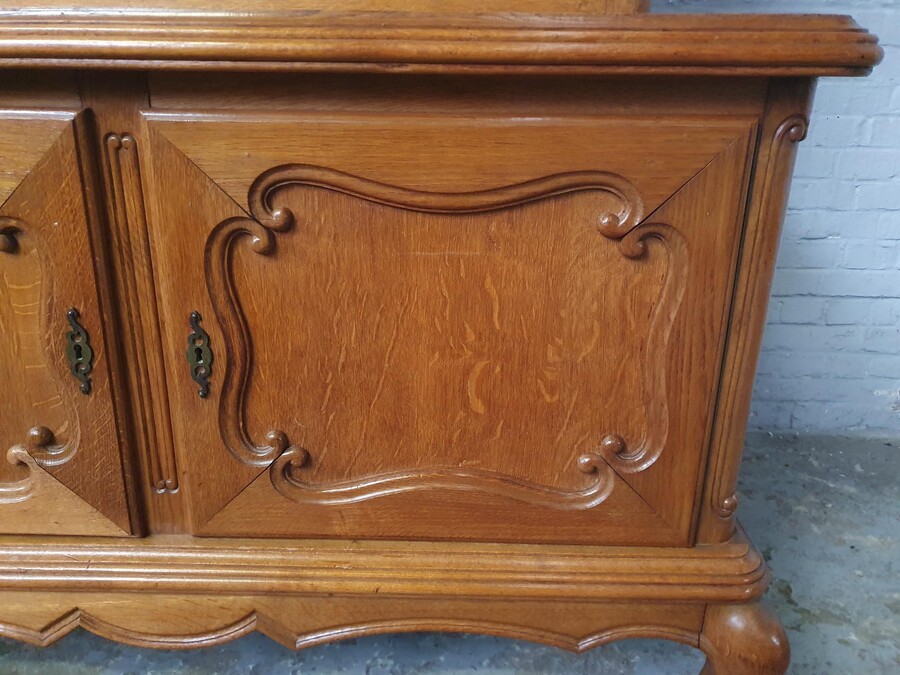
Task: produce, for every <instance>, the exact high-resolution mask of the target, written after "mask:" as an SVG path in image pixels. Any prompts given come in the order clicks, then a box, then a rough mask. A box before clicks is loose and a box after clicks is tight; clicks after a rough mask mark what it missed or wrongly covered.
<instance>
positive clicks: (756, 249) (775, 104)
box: [698, 79, 814, 543]
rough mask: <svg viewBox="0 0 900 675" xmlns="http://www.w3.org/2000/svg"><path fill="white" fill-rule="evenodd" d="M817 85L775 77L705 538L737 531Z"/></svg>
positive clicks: (735, 310) (713, 455)
mask: <svg viewBox="0 0 900 675" xmlns="http://www.w3.org/2000/svg"><path fill="white" fill-rule="evenodd" d="M813 85H814V83H813V81H812V80H808V79H779V80H773V81H772V83H771V85H770V91H769V102H768V105H767V109H766V113H765V117H764V119H763V124H762V127H761V133H760V142H759V148H758V152H757V159H756V166H755V171H754V179H753V184H752V186H751V191H750V202H749V207H748V216H747V224H746V227H745V231H744V237H743V245H742V250H741V254H740V261H739V264H738V273H737V281H736V286H735V291H734V303H733V307H732V314H731V319H730V323H729V327H728V341H727V344H726V351H725V362H724V367H723V369H722V381H721V386H720V390H719V403H718V407H717V411H716V422H715V427H714V430H713V438H712V444H711V446H710V454H709V462H708V465H707V476H706V481H705V484H704V486H705V487H704V494H703V501H702V504H701V509H700V521H699V528H698V543H716V542H723V541H727V540H728V539H729V538H730V537H731V536H732V535H733V533H734V516H735V512H736V510H737V505H738V496H737V493H736V491H735V490H736V483H737V476H738V469H739V467H740V461H741V455H742V451H743V443H744V434H745V431H746V427H747V418H748V416H749V414H750V400H751V396H752V393H753V378H754V375H755V373H756V365H757V360H758V357H759V350H760V345H761V342H762V336H763V331H764V329H765V319H766V311H767V308H768V304H769V293H770V290H771V287H772V276H773V274H774V271H775V259H776V254H777V251H778V242H779V238H780V236H781V225H782V222H783V220H784V214H785V210H786V208H787V199H788V194H789V188H790V179H791V176H792V174H793V170H794V159H795V157H796V149H797V148H796V146H797V143H799V142H800V141H802V140H803V139H804V138H805V137H806V130H807V126H808V124H809V109H810V105H811V103H812V94H813Z"/></svg>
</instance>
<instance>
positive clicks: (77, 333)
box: [66, 307, 94, 394]
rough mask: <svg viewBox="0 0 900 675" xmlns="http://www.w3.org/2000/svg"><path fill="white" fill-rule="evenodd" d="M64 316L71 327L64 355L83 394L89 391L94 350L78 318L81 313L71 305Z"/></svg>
mask: <svg viewBox="0 0 900 675" xmlns="http://www.w3.org/2000/svg"><path fill="white" fill-rule="evenodd" d="M66 318H67V319H68V320H69V325H70V326H71V327H72V330H70V331H69V332H68V333H67V334H66V356H67V357H68V359H69V367H70V368H71V369H72V375H74V376H75V379H76V380H78V381H79V382H81V391H82V393H84V394H90V393H91V371H92V370H93V369H94V350H93V349H91V343H90V338H89V337H88V334H87V331H86V330H85V329H84V326H82V325H81V324H80V323H79V322H78V320H79V319H80V318H81V315H80V314H79V313H78V310H77V309H75V308H74V307H72V308H71V309H70V310H69V311H68V312H67V313H66Z"/></svg>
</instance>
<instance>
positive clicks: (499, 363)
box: [145, 112, 755, 545]
mask: <svg viewBox="0 0 900 675" xmlns="http://www.w3.org/2000/svg"><path fill="white" fill-rule="evenodd" d="M145 121H146V130H147V137H148V138H149V141H150V153H149V155H150V167H149V175H150V176H151V178H150V184H151V186H152V189H151V191H152V193H153V194H152V195H151V199H150V202H151V215H150V220H151V236H152V238H153V240H154V241H153V250H154V261H155V262H154V264H155V267H156V273H157V279H158V280H159V296H160V298H159V299H160V308H161V314H162V322H163V326H164V333H165V335H166V339H167V345H166V352H167V354H168V358H169V363H170V366H169V367H170V370H171V371H172V372H178V373H180V374H181V376H180V377H171V378H170V379H169V383H170V390H171V396H172V406H171V408H172V410H173V411H174V413H173V414H174V419H173V427H174V431H175V435H176V440H177V445H178V451H179V453H180V454H181V463H182V464H183V466H185V467H186V481H187V485H188V490H189V498H190V501H191V510H192V514H193V519H194V523H193V527H194V531H195V532H196V533H198V534H205V535H229V536H233V535H238V536H342V537H390V538H428V539H441V538H447V539H468V540H485V541H535V542H537V541H540V542H572V543H634V542H641V543H644V544H646V543H653V544H660V545H663V544H670V545H671V544H684V543H687V542H688V539H689V535H690V530H691V524H692V516H693V508H694V504H695V501H696V497H695V495H696V490H697V481H698V477H699V473H700V466H701V461H702V459H703V457H704V455H705V447H706V444H707V442H708V434H709V421H710V419H711V414H712V410H711V408H712V403H711V402H712V401H713V400H714V393H715V386H716V381H717V376H718V368H719V361H720V355H721V349H722V341H723V334H722V326H723V324H724V317H725V315H726V313H727V308H728V301H729V297H730V287H731V279H732V273H733V265H734V258H735V254H736V251H737V246H738V242H739V237H740V228H741V220H742V203H743V199H742V195H743V193H744V189H745V181H746V174H747V163H748V152H749V147H750V139H751V137H752V133H753V131H754V128H755V121H754V120H753V119H751V118H746V117H734V118H728V117H725V118H720V119H716V120H713V121H708V120H706V121H704V120H700V119H697V118H691V117H671V118H649V117H648V118H646V119H642V118H640V117H636V118H628V119H624V118H607V117H583V116H580V117H552V118H528V119H517V118H506V117H503V118H498V117H485V118H480V119H479V118H474V119H473V118H453V117H438V116H429V115H411V114H406V115H404V114H392V115H335V114H308V115H303V116H291V115H278V116H265V115H262V116H258V115H255V116H253V117H252V118H249V117H247V118H242V117H229V116H224V115H179V114H177V113H158V112H153V113H147V114H146V115H145Z"/></svg>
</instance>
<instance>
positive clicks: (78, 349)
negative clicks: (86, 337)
mask: <svg viewBox="0 0 900 675" xmlns="http://www.w3.org/2000/svg"><path fill="white" fill-rule="evenodd" d="M82 354H83V350H82V348H81V345H80V344H77V343H76V345H75V358H76V359H78V360H79V361H80V360H81V359H82Z"/></svg>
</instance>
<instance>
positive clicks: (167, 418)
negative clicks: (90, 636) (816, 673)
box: [0, 0, 883, 675]
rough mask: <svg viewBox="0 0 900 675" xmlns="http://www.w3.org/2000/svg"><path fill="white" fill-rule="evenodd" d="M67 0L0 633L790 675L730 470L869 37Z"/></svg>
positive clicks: (452, 9)
mask: <svg viewBox="0 0 900 675" xmlns="http://www.w3.org/2000/svg"><path fill="white" fill-rule="evenodd" d="M64 4H65V3H63V2H61V1H60V0H8V1H7V2H6V3H5V4H4V7H3V8H2V9H0V108H2V110H0V157H2V160H3V161H2V163H0V382H2V383H3V384H4V385H5V388H4V390H3V394H4V399H3V404H2V405H0V443H5V445H2V446H0V449H3V450H4V451H5V450H6V448H9V450H8V451H6V452H5V454H6V457H7V459H8V462H0V532H2V533H8V534H2V535H0V635H3V636H6V637H11V638H14V639H19V640H23V641H26V642H29V643H31V644H35V645H41V646H44V645H48V644H51V643H53V642H54V641H55V640H58V639H59V638H60V637H62V636H64V635H66V634H67V633H69V632H70V631H72V630H74V629H75V628H77V627H83V628H85V629H87V630H90V631H93V632H95V633H97V634H100V635H104V636H106V637H108V638H110V639H114V640H118V641H122V642H127V643H130V644H134V645H139V646H145V647H156V648H191V647H198V646H208V645H213V644H220V643H222V642H225V641H228V640H232V639H235V638H238V637H240V636H243V635H246V634H248V633H250V632H252V631H259V632H261V633H263V634H265V635H268V636H269V637H271V638H273V639H274V640H276V641H278V642H280V643H281V644H283V645H285V646H287V647H290V648H300V647H304V646H308V645H313V644H319V643H322V642H328V641H333V640H338V639H341V638H344V637H351V636H362V635H372V634H378V633H384V632H402V631H413V630H444V631H458V632H481V633H489V634H494V635H502V636H507V637H513V638H520V639H528V640H536V641H541V642H544V643H547V644H551V645H555V646H557V647H561V648H565V649H570V650H573V651H584V650H586V649H589V648H592V647H594V646H597V645H600V644H605V643H606V642H610V641H612V640H617V639H622V638H627V637H657V638H664V639H671V640H676V641H679V642H682V643H685V644H688V645H691V646H693V647H697V648H699V649H701V650H703V651H704V652H705V653H706V654H707V657H708V662H707V665H706V667H705V669H704V672H705V673H707V674H709V675H712V674H713V673H716V674H718V675H721V674H722V673H727V674H728V675H745V674H746V675H781V674H782V673H783V672H785V670H786V668H787V665H788V661H789V648H788V646H787V641H786V638H785V635H784V632H783V630H782V628H781V626H780V625H779V623H778V621H777V619H775V618H774V617H773V616H772V615H771V614H770V613H769V612H768V611H767V610H766V609H765V608H764V607H763V606H762V605H761V604H759V597H760V596H761V595H762V593H763V592H764V591H765V588H766V585H767V583H768V574H767V571H766V567H765V563H764V560H763V558H762V556H761V555H760V554H759V553H758V552H757V551H756V549H754V548H753V546H752V545H751V544H750V543H749V541H747V539H746V538H745V536H744V534H743V532H742V531H741V530H740V528H739V526H738V525H737V524H736V521H735V519H734V518H735V512H736V510H737V496H736V493H735V485H736V480H737V473H738V467H739V463H740V455H741V446H742V441H743V433H744V427H745V425H746V419H747V414H748V406H749V401H750V396H751V389H752V381H753V373H754V368H755V363H756V357H757V354H758V351H759V345H760V339H761V335H762V330H763V325H764V321H765V313H766V301H767V296H768V292H769V287H770V283H771V277H772V270H773V267H774V262H775V254H776V248H777V242H778V233H779V228H780V224H781V220H782V218H783V212H784V208H785V204H786V199H787V186H788V183H789V180H790V174H791V169H792V166H793V157H794V151H795V147H796V144H797V143H798V142H799V141H800V140H802V138H803V136H804V135H805V132H806V126H807V124H808V111H809V104H810V99H811V91H812V85H813V79H812V78H813V77H815V76H819V75H863V74H865V73H867V72H868V71H869V70H870V69H871V68H872V67H873V66H874V65H876V64H877V63H878V62H879V60H880V59H881V58H882V56H883V51H882V50H881V48H880V47H879V46H878V43H877V39H876V38H875V37H874V36H873V35H871V34H870V33H868V32H867V31H865V30H863V29H861V28H860V27H859V26H858V25H856V24H855V23H854V22H853V21H852V20H851V19H849V18H847V17H832V16H764V15H758V16H709V15H707V16H652V15H648V14H646V13H641V11H640V10H642V9H645V5H646V3H644V2H640V1H638V0H521V1H520V2H515V3H513V2H511V1H509V0H485V2H484V3H482V4H480V5H479V6H478V11H477V12H473V10H472V8H471V3H468V2H463V0H447V1H446V2H437V1H436V0H412V1H411V2H399V0H342V1H341V2H338V3H330V4H329V7H328V8H323V7H322V6H321V3H315V2H313V1H312V0H263V1H262V2H257V3H253V5H254V6H253V7H252V8H249V9H248V8H247V7H246V3H239V2H237V0H222V2H220V3H218V4H216V5H215V6H212V3H209V2H207V0H154V2H153V3H152V5H149V6H148V5H147V4H146V3H143V2H140V0H94V2H93V3H91V5H90V6H85V7H82V8H81V9H72V8H70V7H69V8H67V7H64V6H63V5H64ZM123 10H124V11H123ZM70 308H76V309H77V310H78V312H79V315H80V317H81V319H82V322H83V324H84V327H85V329H86V331H87V333H88V334H89V336H90V341H91V344H92V346H93V348H94V350H95V363H94V371H93V373H92V378H93V381H92V385H93V388H92V391H91V393H90V395H89V396H87V395H85V394H83V393H81V390H80V385H81V383H80V382H78V381H77V380H75V379H74V378H72V375H71V373H70V371H69V366H68V364H67V362H66V358H65V343H66V336H65V332H66V329H67V327H68V323H67V322H66V320H65V316H66V313H67V312H68V310H69V309H70ZM198 317H202V319H199V318H198ZM201 327H202V329H203V331H204V334H203V336H202V337H203V339H202V340H201V341H200V343H194V342H191V343H188V338H189V336H198V335H200V333H199V328H201ZM192 339H193V337H192ZM196 350H199V354H200V357H201V358H202V360H203V362H202V367H204V368H207V369H209V368H210V366H211V370H210V371H209V373H208V374H209V378H208V379H209V381H208V390H207V389H206V386H207V383H206V382H204V381H201V382H199V383H198V381H197V380H198V378H197V377H196V375H197V373H196V371H195V370H194V369H195V367H196V363H194V361H196V358H191V359H189V358H187V357H188V356H191V357H196V354H197V351H196ZM7 383H10V384H7ZM198 385H201V388H199V389H198ZM198 392H200V393H202V394H205V396H199V395H198ZM189 533H190V534H189ZM125 534H146V535H148V536H145V537H142V538H132V539H129V538H123V537H122V535H125ZM35 535H37V536H35ZM111 537H117V538H116V539H113V538H111Z"/></svg>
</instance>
